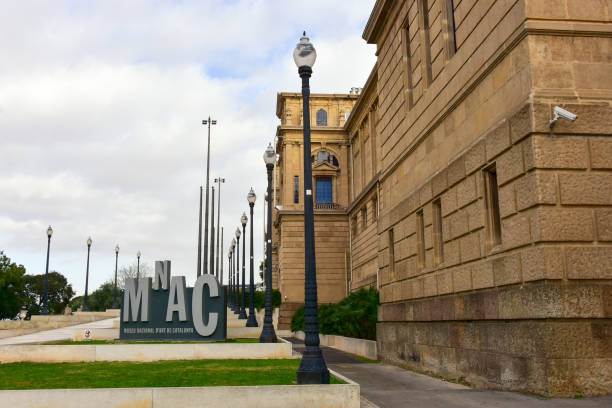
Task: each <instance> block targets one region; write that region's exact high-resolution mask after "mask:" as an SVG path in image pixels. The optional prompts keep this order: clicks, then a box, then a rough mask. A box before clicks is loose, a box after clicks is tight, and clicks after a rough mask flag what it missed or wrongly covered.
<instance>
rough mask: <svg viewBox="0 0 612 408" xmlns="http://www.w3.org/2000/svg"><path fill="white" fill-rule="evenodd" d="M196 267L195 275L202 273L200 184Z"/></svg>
mask: <svg viewBox="0 0 612 408" xmlns="http://www.w3.org/2000/svg"><path fill="white" fill-rule="evenodd" d="M198 218H199V220H200V221H199V222H198V269H197V275H196V276H198V277H199V276H200V275H201V274H202V186H200V211H199V212H198Z"/></svg>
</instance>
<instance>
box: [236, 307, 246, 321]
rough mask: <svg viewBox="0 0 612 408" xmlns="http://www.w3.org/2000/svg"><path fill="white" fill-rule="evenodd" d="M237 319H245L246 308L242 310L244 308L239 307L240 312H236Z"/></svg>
mask: <svg viewBox="0 0 612 408" xmlns="http://www.w3.org/2000/svg"><path fill="white" fill-rule="evenodd" d="M238 319H240V320H246V319H247V314H246V310H244V308H241V309H240V313H239V314H238Z"/></svg>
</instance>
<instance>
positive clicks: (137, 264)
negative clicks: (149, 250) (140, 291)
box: [136, 250, 142, 282]
mask: <svg viewBox="0 0 612 408" xmlns="http://www.w3.org/2000/svg"><path fill="white" fill-rule="evenodd" d="M140 255H142V254H141V253H140V250H138V252H136V259H138V261H137V262H136V282H138V280H139V279H140Z"/></svg>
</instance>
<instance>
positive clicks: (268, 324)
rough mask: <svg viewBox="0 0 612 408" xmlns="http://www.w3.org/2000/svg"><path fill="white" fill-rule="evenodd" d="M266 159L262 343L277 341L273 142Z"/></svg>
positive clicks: (265, 155) (260, 340)
mask: <svg viewBox="0 0 612 408" xmlns="http://www.w3.org/2000/svg"><path fill="white" fill-rule="evenodd" d="M264 161H265V162H266V170H267V171H268V194H267V196H268V220H267V227H266V230H267V234H266V278H265V281H266V282H265V283H266V313H265V315H264V324H263V330H262V331H261V336H259V342H260V343H276V333H275V332H274V324H273V323H272V205H271V202H270V201H269V200H270V197H272V170H274V162H275V161H276V155H275V154H274V149H273V148H272V144H270V145H268V148H267V149H266V152H265V153H264Z"/></svg>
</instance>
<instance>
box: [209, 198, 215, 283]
mask: <svg viewBox="0 0 612 408" xmlns="http://www.w3.org/2000/svg"><path fill="white" fill-rule="evenodd" d="M211 189H212V202H211V206H210V209H211V214H210V220H211V226H210V252H209V254H210V266H209V267H208V273H209V274H211V275H214V274H215V186H212V187H211Z"/></svg>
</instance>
